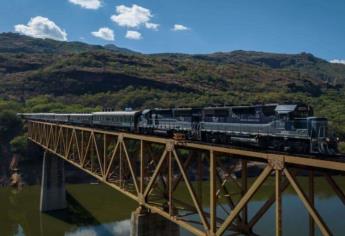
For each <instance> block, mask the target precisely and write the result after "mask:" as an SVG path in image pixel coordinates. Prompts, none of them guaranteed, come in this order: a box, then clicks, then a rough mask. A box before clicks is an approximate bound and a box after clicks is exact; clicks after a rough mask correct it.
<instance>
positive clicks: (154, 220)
mask: <svg viewBox="0 0 345 236" xmlns="http://www.w3.org/2000/svg"><path fill="white" fill-rule="evenodd" d="M161 235H164V236H179V235H180V227H179V226H178V225H177V224H175V223H174V222H172V221H170V220H168V219H166V218H164V217H163V216H160V215H159V214H157V213H151V212H149V211H147V210H146V209H143V208H141V207H139V208H138V209H137V210H135V211H133V212H132V217H131V236H161Z"/></svg>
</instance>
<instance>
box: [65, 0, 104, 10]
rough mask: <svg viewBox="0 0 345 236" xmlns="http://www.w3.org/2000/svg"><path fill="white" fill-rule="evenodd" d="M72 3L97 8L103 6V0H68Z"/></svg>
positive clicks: (86, 7) (87, 7)
mask: <svg viewBox="0 0 345 236" xmlns="http://www.w3.org/2000/svg"><path fill="white" fill-rule="evenodd" d="M68 1H69V2H70V3H73V4H75V5H79V6H81V7H82V8H85V9H92V10H97V9H98V8H100V7H101V6H102V2H101V0H68Z"/></svg>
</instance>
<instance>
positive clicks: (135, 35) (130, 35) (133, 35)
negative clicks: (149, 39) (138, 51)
mask: <svg viewBox="0 0 345 236" xmlns="http://www.w3.org/2000/svg"><path fill="white" fill-rule="evenodd" d="M126 38H128V39H134V40H140V39H142V37H141V33H139V32H138V31H132V30H128V31H127V34H126Z"/></svg>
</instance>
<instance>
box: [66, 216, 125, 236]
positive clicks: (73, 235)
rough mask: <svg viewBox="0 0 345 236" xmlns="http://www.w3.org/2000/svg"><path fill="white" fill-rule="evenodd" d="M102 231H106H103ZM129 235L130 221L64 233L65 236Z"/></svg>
mask: <svg viewBox="0 0 345 236" xmlns="http://www.w3.org/2000/svg"><path fill="white" fill-rule="evenodd" d="M104 229H107V230H106V231H104ZM129 234H130V220H129V219H128V220H123V221H119V222H115V223H109V224H103V225H98V226H90V227H83V228H79V229H77V230H75V231H73V232H67V233H65V236H99V235H102V236H103V235H104V236H108V235H111V236H112V235H116V236H128V235H129Z"/></svg>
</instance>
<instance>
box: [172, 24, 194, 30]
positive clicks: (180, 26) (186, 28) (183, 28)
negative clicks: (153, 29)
mask: <svg viewBox="0 0 345 236" xmlns="http://www.w3.org/2000/svg"><path fill="white" fill-rule="evenodd" d="M172 30H173V31H184V30H190V29H189V28H188V27H186V26H184V25H179V24H175V25H174V28H172Z"/></svg>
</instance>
